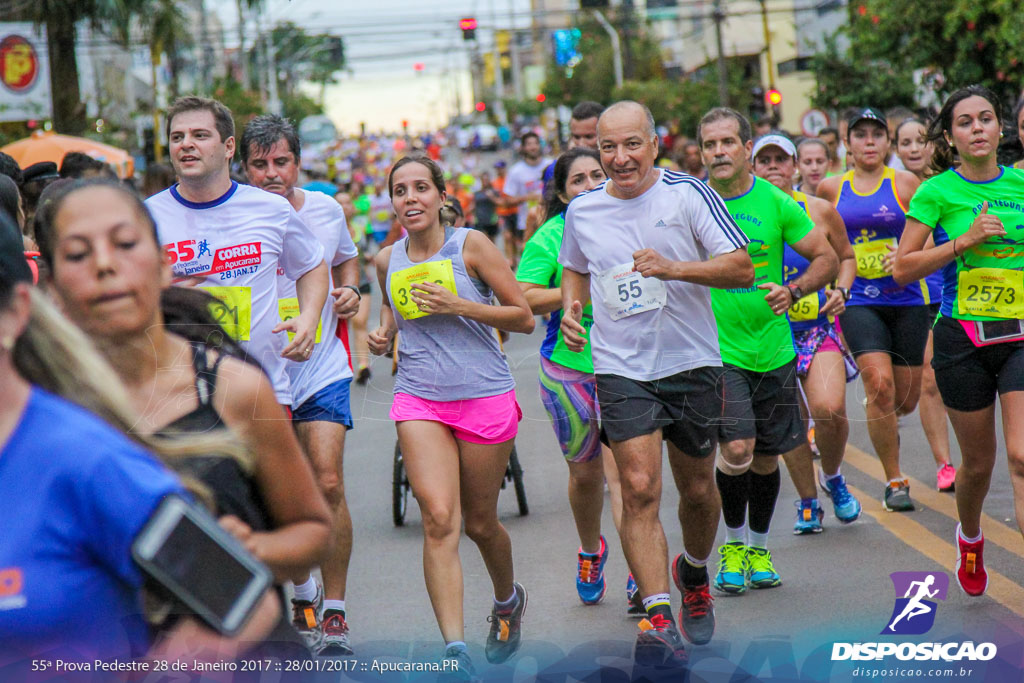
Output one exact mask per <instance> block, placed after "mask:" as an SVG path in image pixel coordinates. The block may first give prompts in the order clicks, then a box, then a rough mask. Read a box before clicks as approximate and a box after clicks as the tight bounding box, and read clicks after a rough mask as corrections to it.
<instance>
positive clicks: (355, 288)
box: [342, 285, 363, 301]
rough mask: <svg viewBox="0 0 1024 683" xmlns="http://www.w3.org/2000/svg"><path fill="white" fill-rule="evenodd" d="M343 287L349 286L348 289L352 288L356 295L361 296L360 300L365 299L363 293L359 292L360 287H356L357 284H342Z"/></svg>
mask: <svg viewBox="0 0 1024 683" xmlns="http://www.w3.org/2000/svg"><path fill="white" fill-rule="evenodd" d="M342 287H347V288H348V289H351V290H352V291H353V292H355V293H356V296H357V297H359V299H358V300H359V301H362V300H363V295H362V294H360V293H359V288H358V287H356V286H355V285H342Z"/></svg>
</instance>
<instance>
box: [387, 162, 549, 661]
mask: <svg viewBox="0 0 1024 683" xmlns="http://www.w3.org/2000/svg"><path fill="white" fill-rule="evenodd" d="M388 188H389V190H390V192H391V198H392V202H393V205H394V208H395V213H396V215H397V216H398V221H399V223H400V224H401V225H402V227H403V228H405V229H406V230H407V231H408V237H406V238H404V239H401V240H399V241H397V242H396V243H395V244H393V245H392V246H390V247H386V248H384V249H382V250H381V252H380V254H378V257H377V259H376V262H377V276H378V278H379V280H380V287H381V291H382V292H384V297H383V305H382V306H381V314H380V322H381V324H380V327H379V328H377V330H375V331H374V332H373V333H371V334H370V338H369V343H370V350H371V351H372V352H373V353H375V354H378V355H380V354H382V353H384V352H385V351H386V350H387V348H388V347H389V346H390V344H391V342H392V340H393V339H394V337H395V334H396V333H397V332H398V331H399V330H401V332H402V334H401V337H400V338H399V363H398V376H397V377H396V379H395V399H394V403H393V404H392V407H391V419H393V420H395V422H396V424H397V429H398V441H399V444H400V446H401V449H402V453H403V456H404V463H405V468H406V472H407V473H408V475H409V483H410V484H411V485H412V490H413V493H414V494H415V496H416V499H417V501H419V505H420V511H421V513H422V515H423V542H424V548H423V573H424V576H425V579H426V584H427V592H428V593H429V595H430V601H431V604H432V605H433V608H434V614H435V616H436V617H437V622H438V626H439V627H440V630H441V635H442V637H443V638H444V640H445V654H444V658H445V659H446V660H450V661H451V662H452V664H454V665H455V666H456V667H457V668H458V671H459V673H460V675H462V676H467V677H470V676H472V672H473V668H472V663H471V662H470V660H469V655H468V654H467V651H466V643H465V642H464V641H463V638H464V635H463V623H464V619H463V614H462V604H463V591H462V564H461V562H460V560H459V537H460V527H461V522H462V519H461V518H462V517H464V518H465V524H466V535H467V536H469V537H470V539H472V541H473V542H474V543H476V546H477V548H478V549H479V550H480V554H481V555H482V557H483V560H484V564H485V565H486V566H487V572H488V573H489V574H490V577H491V582H492V583H493V585H494V606H493V608H492V610H491V616H490V618H489V621H490V622H491V627H490V633H489V635H488V637H487V644H486V647H485V653H486V655H487V659H488V661H489V662H491V663H499V662H503V661H505V660H506V659H508V658H509V657H511V656H512V655H513V654H515V652H516V650H517V649H518V648H519V644H520V640H521V633H520V625H521V622H522V617H523V612H524V611H525V609H526V600H527V595H526V590H525V589H524V588H523V587H522V585H520V584H519V583H518V582H515V580H514V574H513V571H512V542H511V539H510V538H509V535H508V532H507V531H506V530H505V527H504V526H502V524H501V522H499V521H498V509H497V507H498V492H499V491H500V489H501V483H502V480H503V478H504V476H505V468H506V466H507V465H508V460H509V454H510V453H511V451H512V444H513V440H514V439H515V436H516V432H517V430H518V423H519V420H520V418H521V417H522V411H521V410H519V405H518V404H517V403H516V398H515V391H514V386H515V383H514V382H513V380H512V374H511V372H510V370H509V368H508V364H507V362H506V361H505V357H504V354H503V353H502V351H501V348H500V347H499V345H498V341H497V337H496V335H495V332H494V329H493V328H497V329H499V330H505V331H508V332H523V333H526V334H529V333H530V332H532V331H533V327H534V319H533V313H532V312H531V311H530V306H529V304H527V303H526V298H525V297H524V296H523V293H522V292H521V291H520V290H519V286H518V284H517V283H516V280H515V276H514V275H513V274H512V271H511V270H510V269H509V267H508V263H507V262H506V261H505V259H504V257H503V256H502V255H501V252H499V251H498V249H497V247H495V246H494V244H493V243H492V242H491V241H490V240H489V239H488V238H487V236H486V235H484V234H483V233H480V232H477V231H475V230H467V229H465V228H447V227H446V226H445V225H443V224H442V222H441V208H442V206H443V205H444V201H445V196H446V195H445V186H444V177H443V175H442V173H441V169H440V167H439V166H438V165H437V164H436V163H434V162H433V161H431V160H430V159H428V158H426V157H406V158H403V159H401V160H399V161H398V162H397V163H396V164H395V165H394V167H393V168H392V169H391V174H390V176H389V178H388ZM492 291H493V293H494V294H495V296H496V297H497V299H498V302H499V305H497V306H492V305H491V302H490V295H491V292H492Z"/></svg>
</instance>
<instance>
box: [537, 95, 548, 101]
mask: <svg viewBox="0 0 1024 683" xmlns="http://www.w3.org/2000/svg"><path fill="white" fill-rule="evenodd" d="M547 98H548V96H547V95H545V94H544V93H542V92H540V93H537V101H538V102H540V103H541V104H543V103H544V100H546V99H547Z"/></svg>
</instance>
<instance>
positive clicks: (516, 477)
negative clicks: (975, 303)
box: [507, 445, 530, 517]
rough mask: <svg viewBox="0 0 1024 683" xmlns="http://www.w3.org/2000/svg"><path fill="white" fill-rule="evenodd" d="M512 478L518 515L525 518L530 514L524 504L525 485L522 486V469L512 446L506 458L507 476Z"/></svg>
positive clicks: (527, 506)
mask: <svg viewBox="0 0 1024 683" xmlns="http://www.w3.org/2000/svg"><path fill="white" fill-rule="evenodd" d="M507 476H510V477H511V478H512V484H513V486H514V487H515V490H516V502H517V503H518V504H519V515H520V516H521V517H525V516H526V515H528V514H530V506H529V504H528V503H527V502H526V485H525V484H523V467H522V465H520V464H519V455H518V454H517V453H516V447H515V446H514V445H513V446H512V453H511V454H509V456H508V474H507Z"/></svg>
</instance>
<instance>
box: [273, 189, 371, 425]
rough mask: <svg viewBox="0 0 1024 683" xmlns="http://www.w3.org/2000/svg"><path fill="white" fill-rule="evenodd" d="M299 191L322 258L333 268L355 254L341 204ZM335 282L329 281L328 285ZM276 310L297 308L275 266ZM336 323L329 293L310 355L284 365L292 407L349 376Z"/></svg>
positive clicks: (284, 312)
mask: <svg viewBox="0 0 1024 683" xmlns="http://www.w3.org/2000/svg"><path fill="white" fill-rule="evenodd" d="M295 191H296V192H302V193H303V194H304V195H305V197H306V201H305V203H303V205H302V208H301V209H299V218H301V219H302V222H303V223H305V224H306V227H308V228H309V229H310V231H311V232H312V233H313V234H314V235H316V238H317V239H318V240H320V244H322V245H323V246H324V258H326V259H329V263H328V265H330V266H331V267H332V268H333V267H334V266H337V265H340V264H342V263H344V262H345V261H348V260H349V259H352V258H355V257H356V256H357V255H358V252H357V251H356V245H355V244H353V243H352V238H351V237H350V236H349V234H348V226H347V225H346V224H345V212H344V210H342V208H341V204H339V203H338V202H336V201H335V200H334V198H332V197H328V196H327V195H325V194H324V193H323V192H303V191H302V190H300V189H296V190H295ZM335 287H337V285H336V284H335V283H334V282H333V281H332V282H331V289H334V288H335ZM277 296H278V313H279V314H280V315H281V317H282V318H285V317H291V316H292V315H296V314H297V312H298V300H297V292H296V291H295V282H294V281H293V280H291V279H289V278H288V277H287V276H286V275H285V274H284V270H283V269H282V268H280V267H278V269H277ZM337 326H338V315H337V314H336V313H335V312H334V297H331V296H328V297H327V303H325V304H324V310H323V312H322V313H321V314H320V327H319V328H318V329H317V334H318V335H319V337H320V341H319V342H317V344H316V345H315V346H314V347H313V355H312V356H311V357H310V359H309V360H307V361H306V362H305V363H297V362H295V361H291V360H290V361H287V363H286V366H285V369H286V370H287V372H288V379H289V380H290V381H291V385H292V407H293V408H297V407H299V406H301V405H302V404H303V403H305V402H306V400H307V399H309V397H310V396H312V395H313V394H315V393H316V392H318V391H320V390H321V389H323V388H324V387H326V386H327V385H328V384H333V383H334V382H337V381H339V380H343V379H345V378H347V377H351V376H352V369H351V368H350V367H349V366H348V353H347V352H346V351H345V345H344V344H342V343H341V340H340V339H338V335H336V334H335V333H334V332H335V329H336V328H337Z"/></svg>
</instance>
